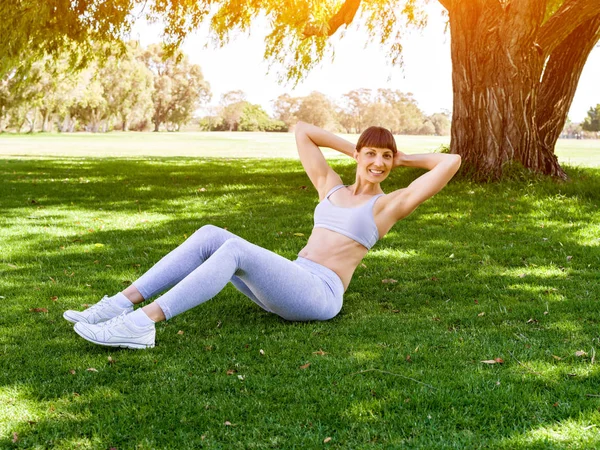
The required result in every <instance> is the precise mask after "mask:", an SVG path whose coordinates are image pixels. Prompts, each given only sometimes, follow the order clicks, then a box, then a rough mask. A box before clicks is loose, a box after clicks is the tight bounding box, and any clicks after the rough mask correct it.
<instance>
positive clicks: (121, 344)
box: [73, 328, 154, 350]
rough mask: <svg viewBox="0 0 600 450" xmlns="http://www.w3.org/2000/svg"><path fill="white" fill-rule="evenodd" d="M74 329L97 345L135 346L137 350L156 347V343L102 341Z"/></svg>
mask: <svg viewBox="0 0 600 450" xmlns="http://www.w3.org/2000/svg"><path fill="white" fill-rule="evenodd" d="M73 330H74V331H75V333H77V334H78V335H79V336H81V337H82V338H83V339H85V340H86V341H88V342H91V343H92V344H96V345H103V346H105V347H119V348H133V349H136V350H139V349H144V348H153V347H154V344H136V343H134V342H101V341H97V340H95V339H92V338H90V337H89V336H86V335H84V334H82V333H80V332H79V330H78V329H77V328H74V329H73Z"/></svg>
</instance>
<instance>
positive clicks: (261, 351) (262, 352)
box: [258, 348, 265, 356]
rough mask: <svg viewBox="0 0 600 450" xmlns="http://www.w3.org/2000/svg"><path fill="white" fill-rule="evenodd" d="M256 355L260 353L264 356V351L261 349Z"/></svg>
mask: <svg viewBox="0 0 600 450" xmlns="http://www.w3.org/2000/svg"><path fill="white" fill-rule="evenodd" d="M258 353H260V354H261V355H263V356H264V354H265V351H264V350H263V349H262V348H261V349H260V350H259V351H258Z"/></svg>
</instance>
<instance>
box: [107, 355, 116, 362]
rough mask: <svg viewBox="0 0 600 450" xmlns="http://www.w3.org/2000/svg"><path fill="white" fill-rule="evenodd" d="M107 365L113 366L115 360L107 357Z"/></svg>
mask: <svg viewBox="0 0 600 450" xmlns="http://www.w3.org/2000/svg"><path fill="white" fill-rule="evenodd" d="M108 363H109V364H114V363H115V360H114V359H112V356H109V357H108Z"/></svg>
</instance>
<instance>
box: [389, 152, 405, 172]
mask: <svg viewBox="0 0 600 450" xmlns="http://www.w3.org/2000/svg"><path fill="white" fill-rule="evenodd" d="M405 158H406V154H405V153H402V152H401V151H400V150H398V152H396V154H395V155H394V164H393V166H392V168H393V169H395V168H396V167H400V166H403V165H404V160H405Z"/></svg>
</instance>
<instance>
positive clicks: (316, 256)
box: [298, 229, 367, 290]
mask: <svg viewBox="0 0 600 450" xmlns="http://www.w3.org/2000/svg"><path fill="white" fill-rule="evenodd" d="M315 231H316V230H315ZM315 231H313V234H312V235H311V237H310V239H309V240H308V243H307V244H306V246H305V247H304V248H303V249H302V250H300V252H299V253H298V256H300V257H302V258H305V259H308V260H310V261H314V262H316V263H317V264H320V265H322V266H325V267H327V268H328V269H330V270H332V271H334V272H335V273H336V274H337V275H338V276H339V278H340V279H341V280H342V283H343V285H344V290H346V289H347V288H348V285H349V284H350V280H351V279H352V275H353V274H354V270H355V269H356V267H357V266H358V265H359V264H360V262H361V261H362V259H363V258H364V256H365V254H366V253H367V249H366V248H365V247H363V246H362V245H360V244H357V243H356V242H355V241H352V240H351V239H349V238H346V237H345V236H341V235H339V234H338V233H335V232H332V231H328V230H324V229H320V230H319V231H318V233H317V234H318V236H315V234H316V233H315ZM323 232H324V233H323ZM325 234H329V236H325ZM340 238H341V239H340Z"/></svg>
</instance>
